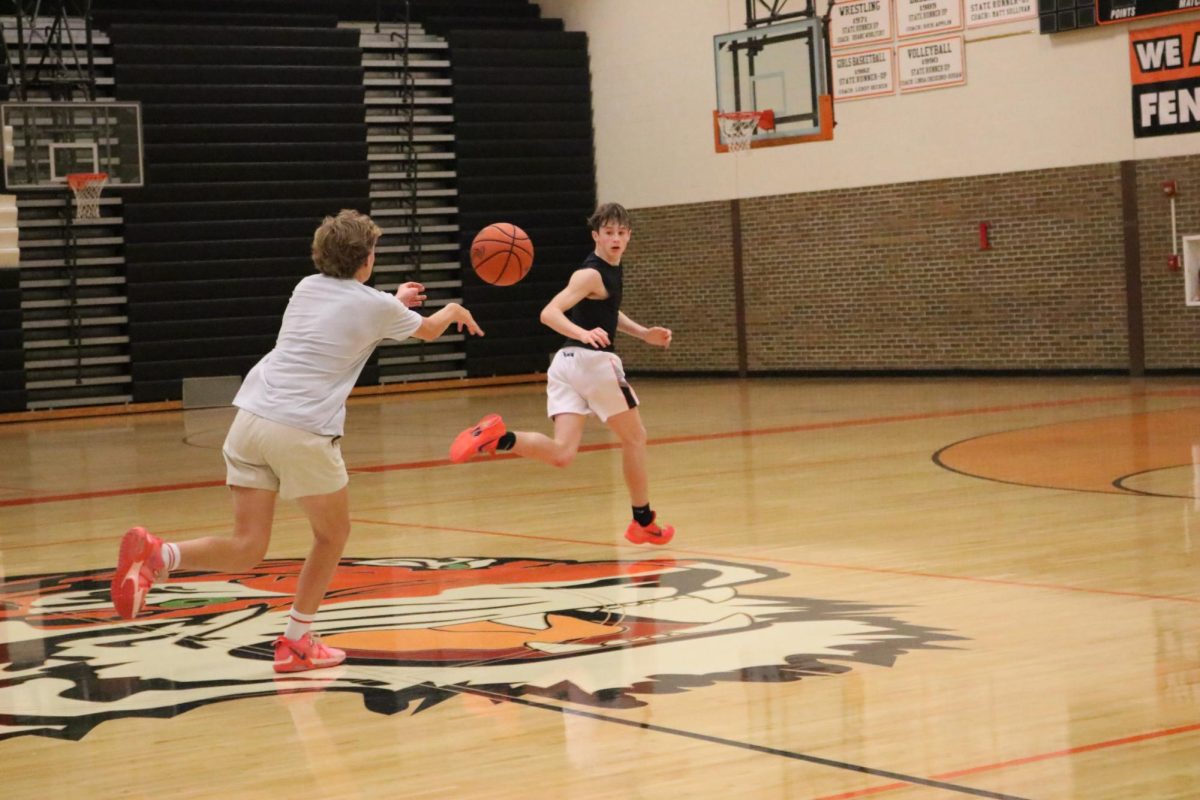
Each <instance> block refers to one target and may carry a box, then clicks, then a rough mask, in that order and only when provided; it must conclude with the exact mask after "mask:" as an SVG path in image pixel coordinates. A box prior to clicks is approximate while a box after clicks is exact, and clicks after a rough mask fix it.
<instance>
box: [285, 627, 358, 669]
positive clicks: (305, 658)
mask: <svg viewBox="0 0 1200 800" xmlns="http://www.w3.org/2000/svg"><path fill="white" fill-rule="evenodd" d="M345 660H346V651H345V650H338V649H337V648H336V647H326V646H325V645H323V644H321V640H320V639H315V638H313V635H312V634H311V633H306V634H304V635H303V636H301V637H300V638H299V639H288V638H286V637H284V636H280V637H279V638H278V639H276V640H275V671H276V672H303V671H304V670H306V669H323V668H325V667H336V666H337V665H338V664H340V663H342V662H343V661H345Z"/></svg>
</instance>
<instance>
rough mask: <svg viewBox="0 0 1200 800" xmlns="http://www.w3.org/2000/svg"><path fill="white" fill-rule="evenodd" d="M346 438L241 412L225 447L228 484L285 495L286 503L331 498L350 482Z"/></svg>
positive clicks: (240, 410)
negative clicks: (344, 446) (344, 455)
mask: <svg viewBox="0 0 1200 800" xmlns="http://www.w3.org/2000/svg"><path fill="white" fill-rule="evenodd" d="M341 438H342V437H340V436H321V435H319V434H316V433H309V432H308V431H303V430H300V429H299V428H293V427H291V426H289V425H281V424H279V423H278V422H271V421H270V420H268V419H263V418H262V417H259V416H256V415H254V414H251V413H250V412H249V411H245V410H243V409H238V412H237V416H236V417H234V419H233V424H232V425H230V426H229V435H227V436H226V437H225V446H224V447H222V448H221V452H222V453H223V454H224V455H225V483H227V484H229V485H230V486H244V487H247V488H250V489H269V490H271V491H273V492H279V496H280V497H282V498H284V499H285V500H291V499H294V498H297V497H308V496H310V495H316V494H331V493H333V492H336V491H337V490H339V489H341V488H342V487H343V486H345V485H346V484H347V483H349V482H350V476H349V475H347V474H346V464H345V462H343V461H342V447H341V444H340V440H341Z"/></svg>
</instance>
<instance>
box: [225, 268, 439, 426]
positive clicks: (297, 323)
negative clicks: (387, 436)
mask: <svg viewBox="0 0 1200 800" xmlns="http://www.w3.org/2000/svg"><path fill="white" fill-rule="evenodd" d="M421 320H422V317H421V315H420V314H418V313H416V312H415V311H413V310H411V309H409V308H405V306H404V304H403V303H401V302H400V301H399V300H397V299H396V297H395V296H394V295H391V294H388V293H386V292H381V291H379V290H378V289H373V288H372V287H370V286H367V285H365V284H362V283H359V282H358V281H357V280H355V279H354V278H345V279H341V278H333V277H330V276H328V275H321V274H318V275H309V276H308V277H307V278H305V279H303V280H302V281H300V283H298V284H296V288H295V289H294V290H293V291H292V297H291V299H290V300H289V301H288V305H287V310H286V311H284V312H283V324H282V325H280V327H279V338H278V339H276V341H275V349H273V350H272V351H271V352H269V353H267V354H266V355H265V356H263V357H262V360H260V361H259V362H258V363H257V364H255V365H254V368H253V369H251V370H250V372H249V374H248V375H246V380H245V381H243V382H242V388H241V389H240V390H239V391H238V393H237V396H236V397H235V398H234V399H233V404H234V405H235V406H237V407H238V408H242V409H245V410H246V411H249V412H250V413H252V414H257V415H258V416H260V417H264V418H266V419H269V420H271V421H272V422H278V423H281V424H283V425H291V426H292V427H295V428H300V429H301V430H306V431H311V432H312V433H317V434H321V435H323V436H341V435H342V428H343V425H344V423H345V421H346V398H347V397H348V396H349V395H350V390H351V389H353V388H354V382H355V381H357V380H358V375H359V373H360V372H362V368H363V365H364V364H365V363H366V362H367V359H368V358H369V357H370V355H371V353H372V352H373V351H374V350H375V346H376V345H377V344H379V342H380V341H382V340H384V339H396V340H404V339H407V338H408V337H409V336H411V335H412V333H413V331H415V330H416V329H417V328H418V327H420V325H421Z"/></svg>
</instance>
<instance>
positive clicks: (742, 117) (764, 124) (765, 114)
mask: <svg viewBox="0 0 1200 800" xmlns="http://www.w3.org/2000/svg"><path fill="white" fill-rule="evenodd" d="M717 119H727V120H731V121H739V122H741V121H747V120H754V121H755V124H757V126H758V127H760V128H762V129H763V130H764V131H771V130H775V112H774V110H772V109H770V108H764V109H763V110H762V111H718V112H717Z"/></svg>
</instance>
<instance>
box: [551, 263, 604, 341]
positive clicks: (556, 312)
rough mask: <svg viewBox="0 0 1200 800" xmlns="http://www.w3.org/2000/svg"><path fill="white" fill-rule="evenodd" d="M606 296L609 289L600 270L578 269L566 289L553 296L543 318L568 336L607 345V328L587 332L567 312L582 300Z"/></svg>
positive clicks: (599, 298)
mask: <svg viewBox="0 0 1200 800" xmlns="http://www.w3.org/2000/svg"><path fill="white" fill-rule="evenodd" d="M605 297H608V292H607V291H606V290H605V289H604V281H602V280H601V279H600V273H599V272H597V271H596V270H594V269H581V270H576V271H575V273H574V274H572V275H571V280H570V281H568V282H567V286H566V288H565V289H563V290H562V291H561V292H559V293H558V294H556V295H554V297H552V298H550V302H549V303H547V304H546V307H545V308H543V309H542V314H541V317H540V319H541V321H542V324H543V325H545V326H547V327H549V328H553V329H554V330H556V331H558V332H559V333H561V334H562V335H563V336H566V337H567V338H568V339H578V340H579V341H580V342H583V343H584V344H586V345H591V346H592V347H607V346H608V344H609V341H608V333H607V332H605V330H604V329H603V328H592V329H591V330H590V331H587V330H584V329H583V328H581V327H579V326H578V325H576V324H575V323H574V322H571V320H570V319H568V318H567V312H568V311H570V310H571V309H572V308H574V307H575V306H576V305H577V304H578V303H579V301H580V300H585V299H587V298H591V299H593V300H601V299H603V298H605Z"/></svg>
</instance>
